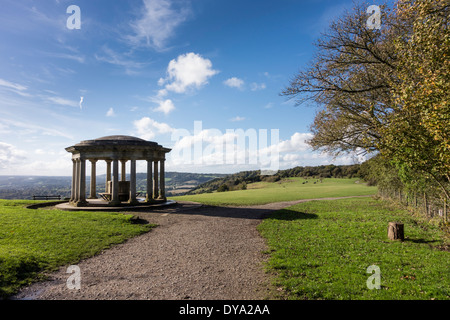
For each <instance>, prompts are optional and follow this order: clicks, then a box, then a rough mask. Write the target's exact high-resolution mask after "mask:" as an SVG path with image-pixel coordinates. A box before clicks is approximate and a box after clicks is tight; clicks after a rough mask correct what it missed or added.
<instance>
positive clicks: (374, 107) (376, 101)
mask: <svg viewBox="0 0 450 320" xmlns="http://www.w3.org/2000/svg"><path fill="white" fill-rule="evenodd" d="M367 7H368V5H356V6H355V8H354V9H353V11H352V12H350V13H348V12H347V13H345V14H344V16H343V17H341V18H339V19H337V20H336V21H334V22H332V23H331V25H330V27H329V30H328V31H327V32H326V33H324V34H323V35H322V37H321V38H320V39H319V40H318V41H317V42H316V43H315V46H316V47H317V52H316V55H315V57H314V59H313V61H312V62H311V64H310V65H309V66H308V67H307V68H305V69H304V70H301V71H299V73H298V74H297V75H296V76H295V77H294V78H293V79H292V80H291V82H290V85H289V86H288V87H287V88H286V89H285V90H284V91H283V92H282V93H281V94H282V95H284V96H288V97H289V98H295V99H296V102H297V104H303V103H305V102H307V101H313V102H315V103H316V104H317V106H318V108H319V110H318V112H317V115H316V117H315V119H314V123H313V124H312V126H311V131H312V133H313V138H312V139H311V140H310V141H309V143H310V145H311V146H312V147H313V148H314V149H316V150H317V149H324V150H325V151H328V152H330V153H333V154H339V153H341V152H351V151H355V150H361V151H365V152H373V151H376V150H378V148H379V144H380V143H381V131H380V130H381V128H382V127H383V126H384V125H385V123H386V121H387V118H388V115H389V114H390V113H391V111H392V108H391V105H392V94H391V88H390V85H391V83H392V82H393V81H395V70H396V65H395V61H396V53H395V51H394V50H393V47H392V41H393V40H394V39H395V37H396V36H397V34H396V32H398V31H397V29H396V28H395V24H393V23H392V21H393V17H392V13H391V12H390V10H389V9H388V8H387V7H386V6H382V9H383V10H382V21H383V23H382V27H381V29H380V30H376V29H373V30H372V29H369V28H368V26H367V20H368V17H369V15H368V14H367V13H366V9H367ZM393 26H394V27H393Z"/></svg>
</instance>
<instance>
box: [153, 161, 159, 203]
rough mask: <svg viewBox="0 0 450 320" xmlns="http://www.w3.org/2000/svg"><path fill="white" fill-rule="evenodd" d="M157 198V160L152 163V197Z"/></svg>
mask: <svg viewBox="0 0 450 320" xmlns="http://www.w3.org/2000/svg"><path fill="white" fill-rule="evenodd" d="M158 196H159V183H158V160H155V161H153V197H154V198H155V199H157V198H158Z"/></svg>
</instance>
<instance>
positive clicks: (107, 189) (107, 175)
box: [105, 160, 112, 193]
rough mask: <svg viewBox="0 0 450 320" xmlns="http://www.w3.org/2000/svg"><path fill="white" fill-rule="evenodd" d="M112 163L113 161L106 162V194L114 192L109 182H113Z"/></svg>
mask: <svg viewBox="0 0 450 320" xmlns="http://www.w3.org/2000/svg"><path fill="white" fill-rule="evenodd" d="M111 162H112V160H106V186H105V193H111V192H112V190H110V189H109V181H111Z"/></svg>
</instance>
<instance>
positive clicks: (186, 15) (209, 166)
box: [0, 0, 355, 176]
mask: <svg viewBox="0 0 450 320" xmlns="http://www.w3.org/2000/svg"><path fill="white" fill-rule="evenodd" d="M70 5H76V6H78V7H79V8H80V21H81V26H80V29H70V28H68V25H67V20H68V19H69V22H71V21H72V20H70V19H71V16H72V15H73V11H70V12H69V13H67V8H68V7H69V6H70ZM352 6H353V3H352V1H344V0H342V1H341V0H333V1H331V0H305V1H302V0H277V1H274V0H271V1H267V0H260V1H254V0H251V1H250V0H239V1H238V0H191V1H175V0H115V1H111V0H109V1H107V0H89V1H88V0H86V1H77V0H69V1H66V0H45V1H32V0H21V1H16V0H2V10H1V11H0V43H1V46H0V174H2V175H6V174H26V175H29V174H31V175H67V176H68V175H70V174H71V161H70V154H68V153H67V152H66V151H65V150H64V148H65V147H68V146H71V145H73V144H75V143H78V142H79V141H81V140H88V139H94V138H98V137H102V136H108V135H116V134H123V135H133V136H138V137H141V138H144V139H147V140H152V141H157V142H158V143H159V144H162V145H164V146H166V147H169V148H174V150H173V152H171V154H172V153H173V155H174V156H173V157H175V156H176V155H181V154H183V156H184V158H183V159H184V160H183V159H181V160H180V159H179V158H178V160H177V159H175V158H173V159H172V158H171V157H172V155H171V154H169V155H168V156H167V164H166V170H167V171H190V172H222V173H232V172H237V171H241V170H254V169H258V168H259V167H258V164H255V163H250V161H249V160H248V153H249V150H250V152H251V151H252V150H253V149H248V148H247V149H246V150H247V153H245V150H240V151H239V149H236V150H237V152H242V154H238V155H237V156H236V161H235V162H234V163H224V162H223V161H222V162H221V160H220V159H223V156H224V155H223V150H221V148H220V146H221V145H222V142H223V141H225V138H226V137H227V136H226V132H227V130H228V131H230V130H231V131H232V130H235V132H237V131H236V130H238V129H242V130H243V131H245V132H258V133H259V132H260V131H259V130H268V132H269V133H270V132H271V129H276V130H278V140H277V142H276V143H274V144H276V145H277V146H278V149H277V150H278V154H279V167H280V168H281V169H284V168H290V167H294V166H297V165H303V166H306V165H320V164H327V163H335V164H351V163H354V162H355V157H352V156H350V155H349V156H343V157H340V158H337V159H333V158H332V157H330V156H327V155H323V154H320V153H317V152H312V151H311V150H310V149H309V147H308V146H307V144H306V143H305V139H307V138H308V137H310V133H309V125H310V124H311V123H312V121H313V119H314V113H315V109H314V107H313V106H307V105H306V106H302V107H296V106H295V105H294V103H293V102H292V101H287V100H286V98H285V97H281V96H280V95H279V93H280V92H281V91H282V90H283V88H284V87H285V86H286V85H288V83H289V79H290V78H291V77H292V76H293V75H294V74H295V73H296V72H297V71H298V70H299V69H301V68H304V67H305V66H306V65H307V63H308V62H309V61H310V60H311V58H312V55H313V53H314V46H313V45H312V43H313V42H314V41H315V40H316V39H317V38H318V37H319V36H320V32H322V31H325V30H326V28H327V26H328V25H329V23H330V21H331V20H332V19H333V18H335V17H337V16H339V15H340V14H342V13H343V12H344V10H345V9H348V10H350V9H351V8H352ZM196 121H197V124H198V123H199V121H201V122H200V123H201V128H202V130H201V131H198V132H194V126H195V122H196ZM177 132H178V133H179V132H184V133H185V135H186V134H187V133H189V134H191V136H190V137H189V136H185V137H184V138H177V139H175V138H174V137H175V136H176V135H174V134H175V133H177ZM270 136H271V135H268V136H267V137H268V145H269V146H270V145H271V140H270ZM258 137H259V138H258V139H259V140H258V143H260V142H261V136H258ZM198 139H202V143H203V144H202V145H203V147H204V148H209V149H208V152H209V153H208V154H205V153H201V154H200V156H199V157H200V158H201V159H199V158H195V157H197V156H198V154H196V153H195V152H192V157H191V158H190V159H187V158H186V155H187V154H188V153H185V151H180V150H187V149H186V148H191V147H192V145H193V143H194V142H195V141H198ZM221 139H222V140H221ZM249 143H250V142H249ZM208 145H209V147H208ZM183 148H184V149H183ZM244 149H245V148H244ZM221 157H222V158H221ZM246 157H247V158H246ZM213 158H216V160H215V161H213V160H211V159H213ZM208 159H209V160H208ZM238 159H240V160H238ZM190 160H192V161H190ZM142 165H143V164H142ZM100 170H101V169H100ZM138 171H145V169H143V167H142V166H140V165H139V164H138ZM98 172H99V173H101V172H100V171H98Z"/></svg>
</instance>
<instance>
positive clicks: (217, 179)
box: [0, 164, 360, 199]
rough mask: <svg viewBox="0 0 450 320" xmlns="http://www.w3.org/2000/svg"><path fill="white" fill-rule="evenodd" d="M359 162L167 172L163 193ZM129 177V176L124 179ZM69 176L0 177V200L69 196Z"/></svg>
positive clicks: (101, 184)
mask: <svg viewBox="0 0 450 320" xmlns="http://www.w3.org/2000/svg"><path fill="white" fill-rule="evenodd" d="M359 172H360V165H359V164H354V165H341V166H335V165H332V164H331V165H326V166H315V167H311V166H308V167H295V168H291V169H286V170H279V171H278V172H277V173H276V174H274V175H261V172H260V171H259V170H254V171H242V172H238V173H234V174H202V173H187V172H166V195H167V196H178V195H184V194H197V193H205V192H213V191H227V190H238V189H245V188H246V187H247V184H249V183H252V182H257V181H268V182H275V181H278V180H280V179H282V178H286V177H305V178H308V177H311V178H316V179H320V178H355V177H359V176H360V173H359ZM127 179H128V178H127ZM105 180H106V175H105V174H102V175H98V176H97V192H104V190H105ZM89 181H90V177H89V175H86V190H87V193H89ZM71 183H72V177H52V176H0V199H32V197H33V195H44V196H45V195H61V196H62V197H70V187H71ZM146 185H147V174H146V173H137V174H136V190H137V191H138V192H139V191H143V192H145V190H146Z"/></svg>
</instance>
